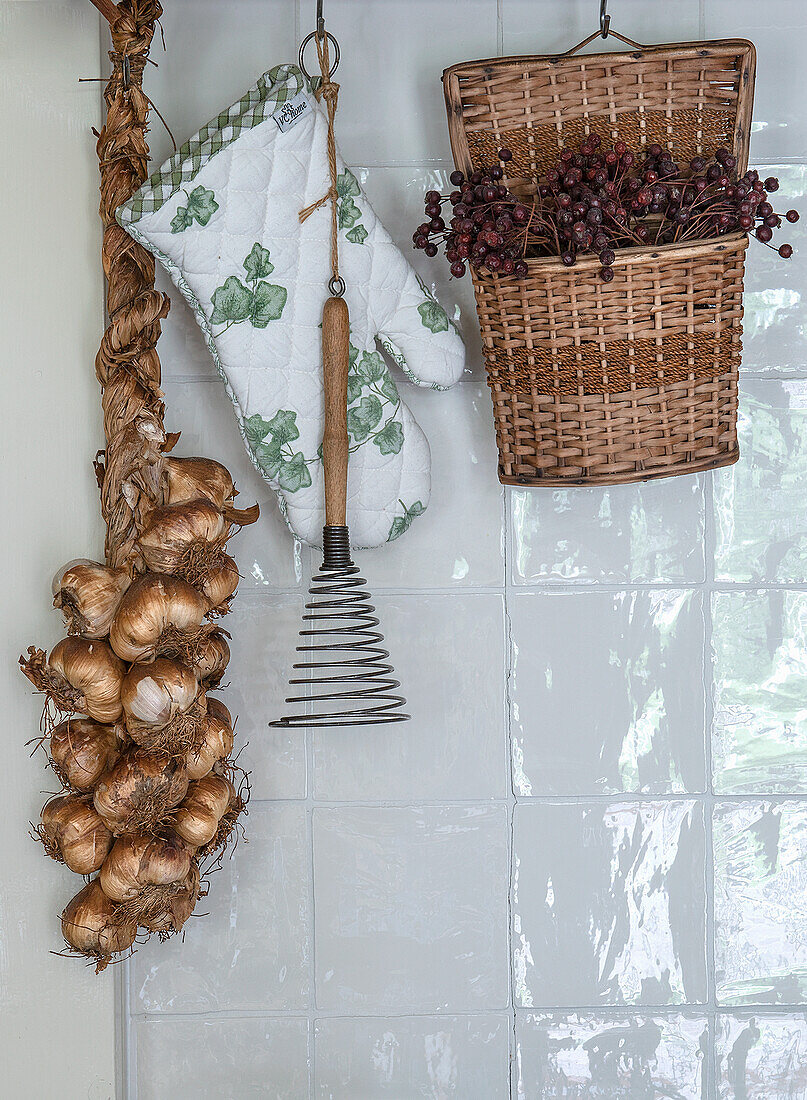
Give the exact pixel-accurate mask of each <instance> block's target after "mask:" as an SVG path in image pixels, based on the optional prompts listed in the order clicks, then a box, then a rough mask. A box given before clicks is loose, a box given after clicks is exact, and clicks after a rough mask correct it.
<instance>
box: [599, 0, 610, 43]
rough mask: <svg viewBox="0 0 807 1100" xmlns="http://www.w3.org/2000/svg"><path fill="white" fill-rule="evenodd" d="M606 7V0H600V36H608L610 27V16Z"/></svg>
mask: <svg viewBox="0 0 807 1100" xmlns="http://www.w3.org/2000/svg"><path fill="white" fill-rule="evenodd" d="M607 7H608V0H600V36H601V37H602V38H607V37H608V31H609V30H610V27H611V16H610V15H608V13H607V11H606V9H607Z"/></svg>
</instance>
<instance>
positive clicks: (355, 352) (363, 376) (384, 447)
mask: <svg viewBox="0 0 807 1100" xmlns="http://www.w3.org/2000/svg"><path fill="white" fill-rule="evenodd" d="M349 355H350V357H349V366H348V376H347V403H348V410H347V431H348V436H349V437H350V442H351V447H350V450H351V451H355V450H358V448H359V447H361V446H363V445H364V444H365V443H368V442H370V441H372V442H373V443H374V444H375V445H376V447H378V449H379V451H380V452H381V454H382V455H389V454H398V453H399V451H400V449H401V447H402V446H403V439H404V434H403V427H402V426H401V424H400V422H399V420H397V419H396V417H397V416H398V413H399V412H400V408H401V397H400V394H399V393H398V387H397V386H396V385H395V382H394V381H393V379H392V377H391V375H390V373H389V371H388V370H387V365H386V363H385V362H384V359H383V357H382V355H381V352H380V351H363V352H361V353H360V352H359V349H358V348H357V347H354V346H353V344H351V345H350V353H349Z"/></svg>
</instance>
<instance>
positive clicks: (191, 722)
mask: <svg viewBox="0 0 807 1100" xmlns="http://www.w3.org/2000/svg"><path fill="white" fill-rule="evenodd" d="M121 698H122V701H123V711H124V715H125V719H126V728H127V730H128V731H129V734H130V736H131V738H132V740H133V741H136V742H137V744H138V745H140V746H141V747H142V748H148V749H162V750H163V751H164V752H172V753H173V754H174V755H182V754H183V753H185V752H188V751H189V750H191V749H195V748H197V747H198V746H199V744H201V741H202V737H203V731H204V716H205V712H206V709H207V705H206V700H205V696H204V693H203V692H200V689H199V681H198V680H197V679H196V673H195V672H194V671H193V670H192V669H190V668H188V667H187V666H186V665H182V664H180V663H179V662H178V661H171V660H169V659H168V658H167V657H158V658H157V660H156V661H154V663H153V664H150V665H133V666H132V667H131V668H130V669H129V672H128V674H127V676H126V679H125V680H124V682H123V689H122V693H121Z"/></svg>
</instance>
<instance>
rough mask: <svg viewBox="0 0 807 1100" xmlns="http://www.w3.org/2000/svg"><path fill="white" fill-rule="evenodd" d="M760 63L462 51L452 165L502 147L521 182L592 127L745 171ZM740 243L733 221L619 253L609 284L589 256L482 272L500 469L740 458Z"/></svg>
mask: <svg viewBox="0 0 807 1100" xmlns="http://www.w3.org/2000/svg"><path fill="white" fill-rule="evenodd" d="M755 59H756V55H755V51H754V47H753V46H752V45H751V43H750V42H745V41H740V40H736V41H725V42H708V43H698V44H689V43H687V44H682V45H676V46H653V47H648V48H643V49H641V50H633V51H631V52H629V53H607V54H597V55H586V56H579V57H574V56H571V55H569V54H564V55H562V56H560V57H557V56H556V57H504V58H494V59H491V60H488V61H476V62H469V63H465V64H461V65H454V66H452V67H451V68H450V69H447V70H446V72H445V73H444V75H443V84H444V88H445V96H446V104H447V109H448V121H449V132H450V136H451V148H452V151H453V154H454V160H455V163H456V165H457V167H458V168H460V169H462V170H463V171H464V172H466V173H467V172H470V171H473V170H474V169H475V168H478V167H489V166H490V165H492V164H495V163H498V160H497V150H498V149H500V148H501V147H502V146H503V145H506V146H507V147H508V148H509V149H511V150H512V151H513V159H512V161H510V162H509V164H508V165H507V172H508V178H507V181H506V182H507V183H508V184H509V186H510V187H511V188H512V189H513V190H514V191H515V192H516V193H518V192H519V191H520V190H522V189H523V188H524V186H525V184H526V182H527V181H529V180H533V181H534V180H535V178H536V176H537V175H539V174H542V173H544V172H546V170H547V169H549V168H550V167H552V166H553V165H554V164H555V162H556V161H557V158H558V153H559V151H560V149H561V148H562V147H563V145H564V144H566V143H567V142H573V143H576V142H577V141H579V139H580V138H582V136H583V135H584V134H587V133H589V132H592V131H593V132H596V133H598V134H599V135H600V137H601V138H602V139H603V141H604V142H611V141H614V140H617V139H618V138H622V139H623V140H625V141H627V142H628V144H631V145H633V146H634V147H640V146H642V145H646V144H652V143H653V142H658V143H659V144H664V145H667V146H668V147H669V148H671V149H672V150H673V151H674V154H675V156H676V157H677V158H678V159H679V161H682V162H687V161H688V160H689V159H690V158H691V157H693V156H695V155H696V154H697V153H703V152H710V151H712V150H714V149H715V148H717V147H718V146H721V145H724V146H727V147H730V148H732V150H733V152H734V153H735V155H736V156H737V159H738V167H739V168H740V171H744V170H745V168H746V167H747V162H748V141H749V130H750V118H751V107H752V101H753V87H754V72H755ZM747 244H748V238H747V236H746V235H745V234H744V233H737V234H733V235H731V236H726V237H721V238H719V239H717V240H712V241H707V242H694V243H691V244H683V245H666V246H662V247H658V248H653V249H648V248H630V249H624V250H621V251H619V252H617V259H616V263H615V264H614V279H613V281H612V282H610V283H604V282H602V280H600V279H599V278H598V272H599V268H600V263H599V261H598V260H597V259H596V257H585V258H581V259H580V260H578V262H577V264H576V265H575V266H574V267H571V268H568V267H564V265H563V264H562V263H561V261H560V259H559V258H555V257H552V258H547V259H534V260H529V261H528V267H529V272H528V275H527V277H526V278H525V279H520V280H517V279H514V278H513V277H504V276H500V275H493V274H487V273H481V272H477V271H473V280H474V291H475V294H476V305H477V312H478V315H479V323H480V327H481V330H482V345H483V351H484V355H485V362H486V367H487V373H488V384H489V386H490V389H491V393H492V397H493V410H494V419H495V423H496V437H497V441H498V446H499V479H500V480H501V481H502V482H504V483H505V484H511V485H569V484H586V485H593V484H609V483H619V482H630V481H643V480H646V479H649V478H656V477H666V476H669V475H672V474H680V473H691V472H694V471H696V470H708V469H713V468H715V467H718V466H726V465H729V464H730V463H732V462H736V461H737V458H738V457H739V450H738V445H737V430H736V424H737V380H738V370H739V365H740V355H741V339H742V315H743V308H742V294H743V272H744V258H745V249H746V247H747Z"/></svg>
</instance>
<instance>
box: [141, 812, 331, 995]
mask: <svg viewBox="0 0 807 1100" xmlns="http://www.w3.org/2000/svg"><path fill="white" fill-rule="evenodd" d="M244 827H245V829H246V838H245V839H243V838H242V839H240V840H239V842H238V845H237V847H236V848H235V851H234V852H233V853H232V855H227V856H225V858H224V860H223V862H222V867H221V870H219V871H218V872H216V873H215V874H213V875H212V876H211V877H210V893H209V894H208V896H207V897H206V898H205V899H204V900H202V901H201V902H200V903H199V905H198V907H197V913H198V914H199V915H198V916H193V917H192V918H191V919H190V921H189V922H188V924H187V925H186V926H185V933H184V936H183V937H182V938H179V937H175V938H174V939H172V940H169V941H167V942H166V943H159V941H157V940H155V939H152V940H150V941H149V942H148V943H147V944H145V945H144V946H143V947H140V948H138V950H137V951H136V952H135V955H134V957H133V959H132V962H131V993H132V1006H131V1007H132V1011H133V1012H181V1013H182V1012H217V1011H222V1010H227V1009H249V1010H259V1011H264V1012H273V1011H294V1010H301V1009H306V1008H307V1007H308V1005H309V995H310V990H309V955H310V950H311V946H310V935H311V929H310V924H309V920H310V917H309V901H308V892H309V882H310V876H311V867H310V862H309V858H308V851H309V842H308V839H307V830H306V820H305V808H304V807H303V806H302V805H299V804H294V803H284V804H282V805H277V806H272V805H270V804H268V803H263V804H257V803H256V804H254V805H253V806H251V807H250V811H249V815H248V816H247V818H246V820H245V822H244ZM203 914H204V915H203Z"/></svg>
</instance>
